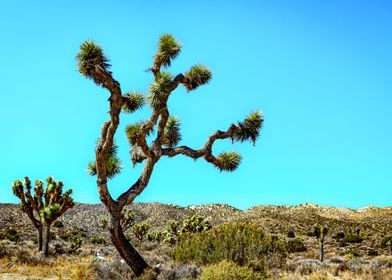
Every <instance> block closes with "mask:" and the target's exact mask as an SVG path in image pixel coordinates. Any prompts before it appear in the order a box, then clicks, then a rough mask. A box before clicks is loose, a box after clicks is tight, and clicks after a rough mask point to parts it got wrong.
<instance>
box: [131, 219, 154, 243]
mask: <svg viewBox="0 0 392 280" xmlns="http://www.w3.org/2000/svg"><path fill="white" fill-rule="evenodd" d="M149 229H150V226H149V225H148V224H146V223H141V224H138V225H133V227H132V232H133V234H134V235H135V237H136V238H137V239H139V241H143V239H144V237H145V236H146V235H147V233H148V230H149Z"/></svg>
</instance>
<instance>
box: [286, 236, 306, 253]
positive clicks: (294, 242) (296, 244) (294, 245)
mask: <svg viewBox="0 0 392 280" xmlns="http://www.w3.org/2000/svg"><path fill="white" fill-rule="evenodd" d="M286 249H287V251H288V252H289V253H297V252H304V251H306V247H305V245H304V243H303V242H302V240H301V239H299V238H296V239H291V240H289V241H287V244H286Z"/></svg>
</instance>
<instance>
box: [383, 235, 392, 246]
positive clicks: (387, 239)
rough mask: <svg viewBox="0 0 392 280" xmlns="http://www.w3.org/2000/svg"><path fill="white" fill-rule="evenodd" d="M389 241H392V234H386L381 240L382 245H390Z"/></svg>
mask: <svg viewBox="0 0 392 280" xmlns="http://www.w3.org/2000/svg"><path fill="white" fill-rule="evenodd" d="M388 241H391V242H392V235H391V236H386V237H384V238H383V239H382V240H381V246H382V247H388V244H387V243H388Z"/></svg>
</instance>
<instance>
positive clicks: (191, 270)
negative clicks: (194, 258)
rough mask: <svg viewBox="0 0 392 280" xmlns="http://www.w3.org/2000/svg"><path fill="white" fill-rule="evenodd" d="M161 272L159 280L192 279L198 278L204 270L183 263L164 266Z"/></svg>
mask: <svg viewBox="0 0 392 280" xmlns="http://www.w3.org/2000/svg"><path fill="white" fill-rule="evenodd" d="M159 272H160V273H159V277H158V280H177V279H181V280H191V279H198V276H200V274H201V272H202V270H201V268H199V267H197V266H195V265H189V264H181V265H179V266H177V265H170V266H163V267H162V269H160V271H159Z"/></svg>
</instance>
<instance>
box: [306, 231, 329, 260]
mask: <svg viewBox="0 0 392 280" xmlns="http://www.w3.org/2000/svg"><path fill="white" fill-rule="evenodd" d="M310 233H311V235H312V236H315V237H316V238H317V239H318V241H319V242H320V262H322V261H324V239H325V236H326V235H327V234H328V227H327V226H326V225H320V224H315V225H313V227H312V229H311V232H310Z"/></svg>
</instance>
